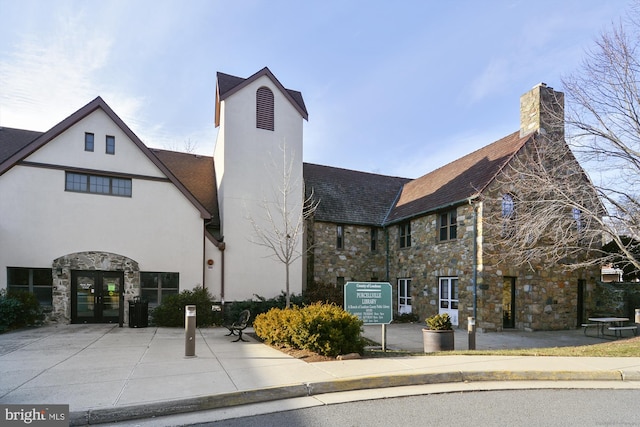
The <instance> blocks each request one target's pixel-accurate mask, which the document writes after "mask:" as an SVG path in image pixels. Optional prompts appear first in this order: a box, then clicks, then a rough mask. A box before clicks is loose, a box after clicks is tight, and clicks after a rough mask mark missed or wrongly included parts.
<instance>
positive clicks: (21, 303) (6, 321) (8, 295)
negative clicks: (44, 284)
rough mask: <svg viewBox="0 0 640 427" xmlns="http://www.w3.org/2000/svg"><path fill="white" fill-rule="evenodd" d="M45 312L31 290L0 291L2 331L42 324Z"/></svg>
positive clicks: (0, 328)
mask: <svg viewBox="0 0 640 427" xmlns="http://www.w3.org/2000/svg"><path fill="white" fill-rule="evenodd" d="M43 320H44V314H43V313H42V308H41V307H40V303H39V302H38V299H37V298H36V296H35V295H34V294H32V293H30V292H6V291H4V290H2V291H0V332H5V331H8V330H11V329H16V328H22V327H25V326H34V325H40V324H42V321H43Z"/></svg>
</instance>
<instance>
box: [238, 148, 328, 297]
mask: <svg viewBox="0 0 640 427" xmlns="http://www.w3.org/2000/svg"><path fill="white" fill-rule="evenodd" d="M280 149H281V151H282V162H281V163H280V162H277V161H275V159H273V158H272V159H271V160H272V162H271V163H272V164H271V167H270V168H268V169H269V170H275V171H281V175H280V176H279V177H278V178H276V180H274V182H276V183H277V187H276V188H273V198H272V200H271V201H269V200H267V199H266V198H265V199H263V201H262V202H261V204H260V206H261V208H262V211H263V214H264V218H262V220H259V219H258V218H257V217H256V216H254V215H253V214H251V213H249V214H248V216H247V219H248V220H249V221H250V222H251V225H252V226H253V230H254V237H255V239H254V240H253V243H255V244H257V245H259V246H263V247H266V248H268V249H269V250H270V252H271V257H273V258H274V259H275V260H277V261H279V262H281V263H282V264H283V265H284V267H285V282H286V283H285V295H286V307H287V308H289V307H290V305H291V292H290V274H289V269H290V266H291V264H293V262H294V261H296V260H298V259H299V258H300V257H302V256H303V255H304V253H305V251H304V250H301V249H300V248H301V246H302V238H303V235H304V229H305V222H306V220H307V219H308V218H310V217H311V216H313V213H314V212H315V210H316V208H317V207H318V202H316V201H314V199H313V194H311V195H310V196H308V197H304V195H305V192H304V182H303V181H302V176H301V175H300V174H298V175H296V174H295V171H294V166H295V165H294V156H293V155H291V156H287V150H286V146H285V145H284V144H283V145H281V146H280ZM297 188H300V189H302V192H301V194H302V200H292V198H293V195H296V194H300V193H299V192H298V191H296V189H297ZM307 250H308V248H307Z"/></svg>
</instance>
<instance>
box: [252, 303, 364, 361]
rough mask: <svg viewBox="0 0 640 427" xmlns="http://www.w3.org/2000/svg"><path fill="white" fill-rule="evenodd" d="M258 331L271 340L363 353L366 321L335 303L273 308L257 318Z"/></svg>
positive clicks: (326, 352) (327, 353)
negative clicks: (363, 321) (361, 332)
mask: <svg viewBox="0 0 640 427" xmlns="http://www.w3.org/2000/svg"><path fill="white" fill-rule="evenodd" d="M253 328H254V330H255V332H256V335H257V336H258V337H260V338H261V339H263V340H264V341H265V342H267V343H269V344H276V345H283V346H289V347H293V348H297V349H303V350H310V351H314V352H316V353H318V354H322V355H325V356H331V357H335V356H337V355H339V354H347V353H362V351H363V349H364V341H363V340H362V338H361V337H360V331H361V328H362V321H361V320H360V319H359V318H358V317H357V316H354V315H352V314H349V313H347V312H346V311H344V310H343V309H342V308H340V307H338V306H336V305H335V304H320V303H316V304H311V305H308V306H305V307H303V308H299V307H294V308H291V309H288V310H287V309H284V310H282V309H277V308H275V309H272V310H270V311H269V312H267V313H264V314H260V315H259V316H257V317H256V319H255V320H254V322H253Z"/></svg>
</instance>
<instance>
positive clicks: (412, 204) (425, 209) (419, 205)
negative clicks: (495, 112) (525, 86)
mask: <svg viewBox="0 0 640 427" xmlns="http://www.w3.org/2000/svg"><path fill="white" fill-rule="evenodd" d="M531 138H533V134H531V135H528V136H524V137H520V132H519V131H518V132H514V133H512V134H511V135H509V136H506V137H504V138H502V139H500V140H498V141H496V142H494V143H492V144H489V145H487V146H485V147H483V148H480V149H479V150H477V151H474V152H473V153H471V154H468V155H466V156H464V157H462V158H460V159H458V160H455V161H453V162H451V163H449V164H447V165H445V166H442V167H441V168H439V169H436V170H435V171H433V172H430V173H428V174H426V175H424V176H422V177H420V178H418V179H415V180H413V181H411V182H409V183H407V184H406V185H405V186H404V187H403V189H402V194H401V195H400V198H399V199H398V201H397V203H396V204H395V206H394V208H393V210H392V211H391V214H390V215H389V217H388V218H387V222H389V223H391V222H397V221H400V220H402V219H407V218H411V217H414V216H418V215H423V214H426V213H429V212H433V211H436V210H439V209H444V208H446V207H449V206H454V205H456V204H459V203H462V202H464V201H466V200H467V199H469V198H472V197H475V196H477V195H478V194H480V193H481V192H482V191H483V190H484V189H485V188H486V186H487V185H489V184H490V183H491V182H492V181H493V179H494V178H495V177H496V175H497V174H498V173H499V172H500V171H501V170H502V169H503V168H504V166H505V165H506V164H507V162H508V161H509V160H511V158H512V157H513V156H514V155H515V154H516V153H517V152H518V150H520V148H522V146H523V145H524V144H525V143H526V142H527V141H528V140H529V139H531Z"/></svg>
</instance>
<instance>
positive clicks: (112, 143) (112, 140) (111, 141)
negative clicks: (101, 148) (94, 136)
mask: <svg viewBox="0 0 640 427" xmlns="http://www.w3.org/2000/svg"><path fill="white" fill-rule="evenodd" d="M106 153H107V154H116V137H115V136H110V135H107V138H106Z"/></svg>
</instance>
